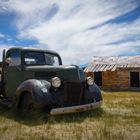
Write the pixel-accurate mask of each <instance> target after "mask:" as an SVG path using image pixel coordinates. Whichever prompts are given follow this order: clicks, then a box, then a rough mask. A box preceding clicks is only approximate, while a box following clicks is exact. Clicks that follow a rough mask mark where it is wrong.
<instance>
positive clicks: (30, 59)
mask: <svg viewBox="0 0 140 140" xmlns="http://www.w3.org/2000/svg"><path fill="white" fill-rule="evenodd" d="M24 62H25V64H26V65H51V66H55V65H59V58H58V57H57V56H56V55H55V54H50V53H44V52H25V54H24Z"/></svg>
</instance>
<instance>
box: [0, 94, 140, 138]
mask: <svg viewBox="0 0 140 140" xmlns="http://www.w3.org/2000/svg"><path fill="white" fill-rule="evenodd" d="M103 97H104V104H103V106H102V108H101V109H96V110H94V111H89V112H84V113H77V114H71V115H63V116H49V115H47V113H46V112H44V111H36V112H34V113H32V114H30V115H24V116H23V115H19V114H18V113H16V112H15V111H13V110H8V109H2V108H1V109H0V139H2V140H24V139H26V140H30V139H34V140H38V139H42V140H45V139H47V140H49V139H50V140H51V139H53V140H69V139H70V140H71V139H72V140H81V139H82V140H91V139H92V140H94V139H95V140H96V139H99V140H112V139H113V140H139V139H140V93H138V92H112V93H111V92H104V93H103Z"/></svg>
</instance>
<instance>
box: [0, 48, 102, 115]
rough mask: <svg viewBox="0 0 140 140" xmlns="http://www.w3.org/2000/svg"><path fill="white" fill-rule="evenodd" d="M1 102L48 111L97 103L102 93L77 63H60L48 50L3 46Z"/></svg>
mask: <svg viewBox="0 0 140 140" xmlns="http://www.w3.org/2000/svg"><path fill="white" fill-rule="evenodd" d="M0 90H1V91H0V103H1V104H3V105H8V106H16V107H17V108H18V109H20V110H31V109H33V108H38V107H45V108H49V109H50V114H51V115H58V114H66V113H72V112H82V111H86V110H91V109H94V108H97V107H100V105H101V103H102V95H101V91H100V89H99V88H98V87H97V85H96V84H95V83H94V80H93V78H92V77H87V76H86V75H85V73H84V71H83V70H82V69H81V68H79V67H78V66H76V65H69V66H67V65H62V60H61V57H60V56H59V54H58V53H56V52H53V51H48V50H40V49H29V48H11V49H9V50H7V51H5V50H3V58H2V68H1V82H0Z"/></svg>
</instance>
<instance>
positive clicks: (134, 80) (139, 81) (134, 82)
mask: <svg viewBox="0 0 140 140" xmlns="http://www.w3.org/2000/svg"><path fill="white" fill-rule="evenodd" d="M130 86H131V87H140V77H139V72H130Z"/></svg>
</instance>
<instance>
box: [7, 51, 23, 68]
mask: <svg viewBox="0 0 140 140" xmlns="http://www.w3.org/2000/svg"><path fill="white" fill-rule="evenodd" d="M8 57H10V58H11V60H12V63H10V64H9V66H19V65H21V55H20V52H19V51H12V52H10V53H9V55H8Z"/></svg>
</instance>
